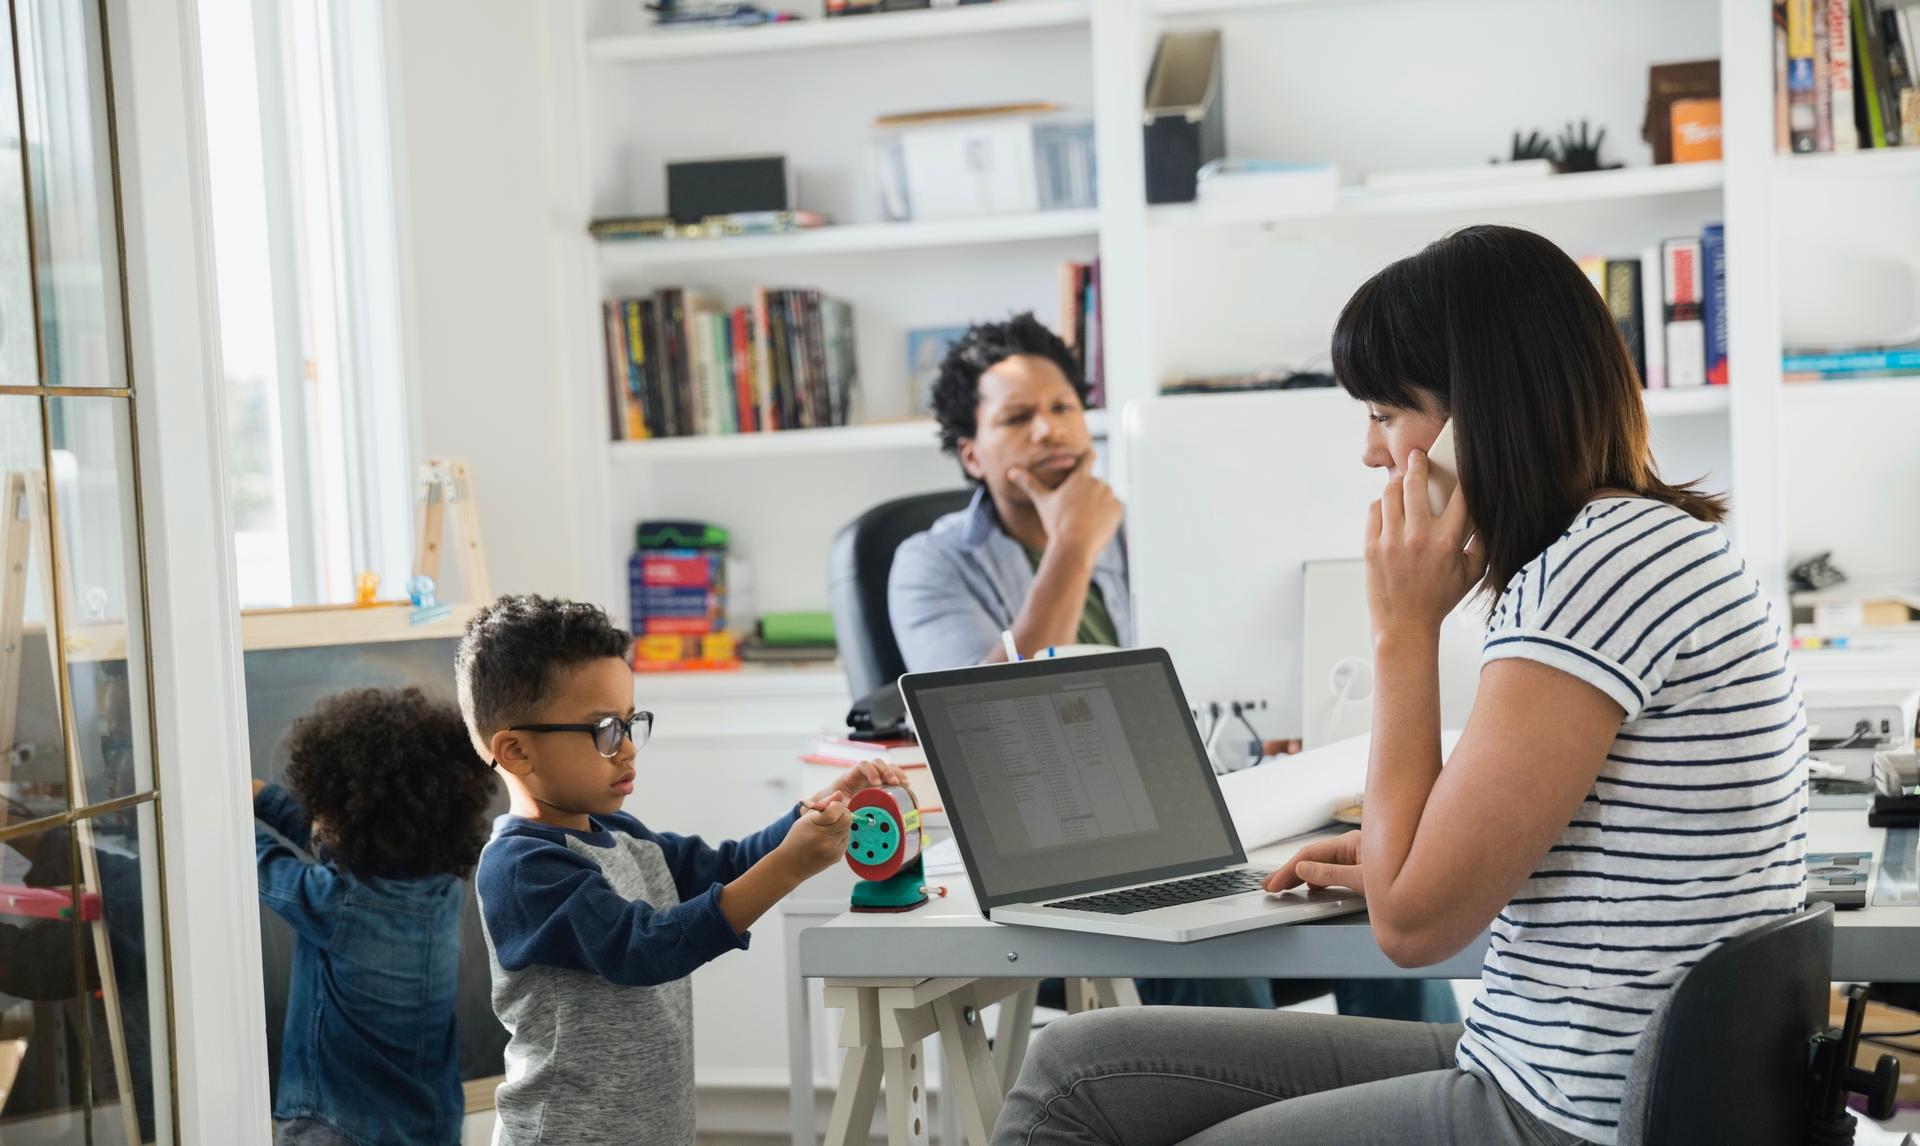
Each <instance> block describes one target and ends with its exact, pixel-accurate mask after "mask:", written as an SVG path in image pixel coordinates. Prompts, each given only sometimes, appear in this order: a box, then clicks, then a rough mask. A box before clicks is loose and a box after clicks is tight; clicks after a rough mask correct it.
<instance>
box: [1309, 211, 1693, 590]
mask: <svg viewBox="0 0 1920 1146" xmlns="http://www.w3.org/2000/svg"><path fill="white" fill-rule="evenodd" d="M1656 289H1657V288H1656ZM1333 372H1334V374H1335V375H1336V376H1337V377H1338V378H1339V379H1340V384H1341V385H1342V386H1344V387H1345V388H1346V390H1347V392H1348V393H1349V394H1352V395H1353V396H1354V397H1355V398H1359V399H1361V400H1362V401H1367V402H1377V403H1382V404H1384V405H1389V406H1396V407H1399V408H1401V409H1406V410H1429V411H1436V412H1439V413H1443V414H1445V415H1446V416H1447V417H1448V418H1450V419H1452V422H1453V440H1454V456H1455V460H1456V462H1457V463H1458V467H1459V473H1460V486H1461V488H1462V490H1464V491H1465V494H1466V498H1467V505H1468V506H1469V507H1470V508H1471V509H1472V510H1473V520H1474V528H1475V531H1476V532H1477V533H1478V535H1479V536H1480V539H1481V543H1482V544H1483V545H1484V546H1485V547H1486V554H1487V576H1486V579H1485V580H1484V581H1483V582H1482V583H1481V589H1482V591H1483V592H1486V593H1489V594H1493V595H1497V594H1498V593H1499V592H1500V591H1501V590H1502V589H1504V588H1505V587H1506V584H1507V582H1508V581H1509V580H1511V579H1512V578H1513V576H1514V575H1515V574H1517V573H1518V572H1519V571H1520V570H1521V569H1522V568H1523V567H1525V565H1526V564H1527V562H1529V561H1531V560H1533V558H1534V557H1536V556H1538V555H1539V554H1540V552H1541V551H1542V550H1544V549H1546V547H1547V546H1548V545H1550V544H1552V543H1553V542H1554V541H1555V540H1556V539H1558V538H1559V537H1560V535H1561V534H1562V533H1563V532H1564V531H1565V530H1566V528H1567V526H1568V525H1569V524H1571V523H1572V521H1573V518H1574V515H1575V514H1576V513H1578V512H1579V511H1580V507H1581V506H1583V505H1585V504H1586V503H1587V502H1588V501H1589V500H1590V499H1592V497H1593V496H1594V494H1596V493H1598V492H1599V491H1601V490H1608V489H1613V490H1621V491H1624V492H1627V493H1631V494H1636V495H1638V496H1640V497H1646V498H1652V499H1653V500H1655V501H1661V502H1665V503H1667V504H1668V505H1672V506H1675V507H1677V508H1679V509H1682V510H1685V511H1686V512H1687V513H1688V514H1691V515H1692V516H1694V517H1696V518H1699V519H1700V520H1702V521H1711V522H1718V521H1721V520H1723V519H1724V518H1725V517H1726V500H1725V499H1724V498H1722V497H1719V496H1715V495H1711V494H1706V493H1703V492H1701V491H1700V490H1699V489H1698V488H1697V487H1698V483H1697V482H1694V483H1689V484H1685V485H1669V484H1667V483H1666V482H1663V481H1661V480H1660V477H1659V474H1658V473H1657V472H1656V471H1655V469H1654V464H1653V455H1652V453H1651V451H1650V450H1649V448H1648V445H1647V413H1646V406H1645V403H1644V400H1643V399H1642V397H1641V392H1640V379H1639V376H1638V375H1637V374H1636V373H1635V370H1634V366H1633V359H1632V358H1631V357H1630V356H1629V355H1628V353H1627V347H1626V343H1625V342H1624V341H1622V340H1621V337H1620V331H1619V329H1618V328H1617V327H1616V326H1615V325H1614V322H1613V316H1612V314H1610V313H1609V312H1608V310H1607V306H1606V303H1605V302H1604V301H1603V300H1602V299H1601V297H1600V294H1599V292H1598V291H1596V290H1594V288H1593V283H1592V282H1591V281H1590V280H1589V279H1588V278H1587V277H1586V275H1585V274H1583V273H1582V272H1581V270H1580V268H1579V267H1578V266H1577V265H1576V264H1575V263H1574V261H1573V260H1572V259H1570V258H1568V257H1567V255H1566V254H1565V253H1564V252H1563V251H1561V250H1560V248H1558V247H1556V246H1554V245H1553V244H1552V243H1550V242H1548V241H1547V240H1546V239H1543V238H1541V237H1540V236H1539V235H1536V234H1533V233H1532V232H1530V231H1523V230H1519V229H1517V228H1514V227H1493V226H1481V227H1468V228H1466V229H1464V230H1460V231H1456V232H1454V233H1453V234H1451V235H1448V236H1447V237H1446V238H1444V239H1441V240H1439V241H1438V242H1435V243H1432V244H1430V245H1429V246H1428V247H1427V248H1426V249H1425V250H1423V251H1421V252H1420V253H1419V254H1417V255H1412V256H1410V257H1408V258H1404V259H1401V260H1400V261H1399V262H1396V263H1393V264H1392V265H1390V266H1388V267H1387V268H1386V269H1385V270H1383V271H1381V272H1380V273H1379V274H1376V275H1374V276H1373V277H1372V278H1371V279H1368V280H1367V281H1366V283H1365V284H1364V285H1362V286H1361V287H1360V289H1359V290H1357V291H1355V292H1354V295H1353V297H1352V298H1351V299H1349V300H1347V305H1346V308H1345V309H1344V310H1342V311H1341V312H1340V321H1339V323H1338V325H1336V326H1335V327H1334V332H1333Z"/></svg>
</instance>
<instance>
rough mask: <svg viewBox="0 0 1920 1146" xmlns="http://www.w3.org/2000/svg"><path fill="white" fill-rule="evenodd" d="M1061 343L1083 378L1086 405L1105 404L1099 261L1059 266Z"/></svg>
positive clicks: (1093, 407) (1096, 405)
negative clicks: (1069, 350)
mask: <svg viewBox="0 0 1920 1146" xmlns="http://www.w3.org/2000/svg"><path fill="white" fill-rule="evenodd" d="M1059 334H1060V338H1061V340H1062V341H1064V342H1065V343H1066V344H1067V346H1068V347H1070V348H1071V349H1072V350H1073V353H1074V357H1075V359H1077V360H1078V361H1079V363H1080V376H1081V377H1082V378H1084V379H1086V382H1087V388H1088V390H1089V394H1088V396H1087V406H1088V408H1089V409H1097V408H1098V407H1100V406H1102V405H1104V404H1105V395H1106V386H1105V383H1104V381H1103V379H1102V378H1101V343H1100V340H1101V330H1100V261H1099V260H1098V259H1095V260H1094V261H1093V262H1090V263H1073V262H1068V263H1061V264H1060V326H1059Z"/></svg>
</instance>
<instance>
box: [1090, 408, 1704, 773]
mask: <svg viewBox="0 0 1920 1146" xmlns="http://www.w3.org/2000/svg"><path fill="white" fill-rule="evenodd" d="M1365 417H1366V415H1365V408H1364V407H1363V406H1362V405H1361V404H1360V403H1358V402H1356V401H1354V400H1353V399H1352V398H1350V397H1348V396H1347V394H1346V392H1345V391H1343V390H1286V391H1277V392H1268V393H1260V394H1245V395H1195V396H1185V397H1171V398H1152V399H1148V400H1146V401H1142V402H1134V403H1130V404H1129V405H1128V406H1127V408H1126V411H1125V413H1124V415H1123V417H1122V419H1121V426H1122V430H1121V439H1120V449H1121V450H1123V451H1124V452H1125V472H1126V474H1127V477H1128V482H1127V488H1126V490H1125V491H1124V492H1125V497H1126V501H1127V558H1128V566H1129V575H1130V578H1131V582H1132V590H1133V607H1134V617H1135V623H1136V628H1137V634H1136V639H1137V641H1138V643H1140V644H1142V645H1158V646H1161V647H1163V648H1165V649H1167V650H1168V651H1169V652H1170V653H1171V654H1172V656H1173V663H1174V664H1175V665H1177V666H1178V667H1179V670H1180V679H1181V681H1182V683H1183V684H1184V685H1185V686H1186V690H1187V696H1188V698H1189V699H1190V700H1191V701H1193V703H1194V704H1195V705H1196V706H1198V707H1200V708H1201V709H1203V710H1204V709H1205V707H1206V706H1207V704H1208V702H1211V701H1220V702H1222V703H1225V702H1227V701H1232V700H1253V701H1264V702H1266V705H1267V707H1266V708H1265V709H1264V710H1259V711H1256V712H1254V713H1253V714H1252V721H1253V723H1254V726H1255V728H1256V729H1257V730H1258V732H1259V733H1260V734H1261V735H1262V736H1263V737H1268V738H1283V737H1284V738H1290V737H1296V736H1297V737H1300V738H1302V739H1303V740H1305V741H1307V742H1308V744H1309V746H1312V745H1314V744H1319V743H1325V742H1327V741H1330V740H1337V739H1341V738H1342V737H1345V736H1350V735H1354V734H1357V733H1361V732H1365V731H1366V730H1367V727H1368V724H1369V720H1370V714H1371V704H1370V703H1368V698H1369V697H1370V696H1371V660H1372V656H1371V654H1372V643H1371V640H1370V632H1371V626H1370V623H1369V620H1368V616H1367V609H1366V588H1365V571H1364V566H1363V563H1362V560H1361V558H1362V546H1363V544H1364V532H1365V527H1366V514H1367V505H1368V503H1369V502H1371V501H1373V500H1374V499H1376V498H1378V497H1379V496H1380V490H1381V487H1382V485H1383V484H1384V482H1385V478H1384V476H1383V475H1382V473H1381V472H1380V471H1379V470H1372V469H1368V468H1367V467H1365V466H1363V465H1362V464H1361V463H1360V454H1361V450H1362V446H1363V438H1364V435H1365V431H1366V422H1365ZM1654 448H1655V455H1656V457H1657V458H1659V459H1660V460H1661V462H1662V463H1663V465H1662V472H1663V473H1664V474H1666V476H1667V477H1668V478H1669V479H1670V480H1689V479H1692V478H1695V477H1699V476H1701V475H1702V473H1703V472H1708V485H1709V487H1712V486H1714V485H1715V484H1716V483H1715V482H1714V481H1713V479H1712V476H1711V472H1709V471H1718V472H1724V469H1723V468H1722V467H1724V465H1725V464H1726V463H1725V461H1724V460H1723V459H1724V451H1725V449H1726V438H1725V421H1724V418H1722V419H1717V420H1716V419H1714V418H1711V417H1701V418H1693V417H1681V418H1668V419H1662V420H1661V421H1659V422H1656V423H1655V425H1654ZM1309 607H1310V609H1309ZM1483 628H1484V617H1483V613H1482V607H1481V606H1480V605H1479V604H1478V603H1477V602H1476V601H1474V600H1473V599H1469V600H1468V601H1467V602H1465V603H1464V605H1463V608H1461V609H1459V610H1456V611H1455V613H1454V615H1453V617H1451V618H1450V619H1449V621H1448V623H1447V625H1446V626H1445V628H1444V630H1443V635H1442V673H1441V675H1442V692H1441V723H1442V725H1443V726H1444V727H1448V728H1459V727H1462V726H1464V724H1465V722H1466V718H1467V713H1468V712H1469V711H1470V710H1471V708H1472V705H1473V695H1474V685H1475V683H1476V682H1477V678H1478V668H1479V649H1480V638H1481V632H1482V630H1483ZM1356 665H1358V666H1362V667H1364V668H1365V670H1366V671H1364V672H1362V671H1359V669H1357V668H1356ZM1343 689H1344V690H1345V697H1344V699H1343V697H1342V690H1343Z"/></svg>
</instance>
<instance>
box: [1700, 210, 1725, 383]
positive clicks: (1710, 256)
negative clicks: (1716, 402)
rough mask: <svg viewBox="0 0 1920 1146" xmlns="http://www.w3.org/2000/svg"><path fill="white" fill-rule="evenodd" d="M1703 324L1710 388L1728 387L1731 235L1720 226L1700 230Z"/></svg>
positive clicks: (1717, 224) (1710, 224) (1709, 226)
mask: <svg viewBox="0 0 1920 1146" xmlns="http://www.w3.org/2000/svg"><path fill="white" fill-rule="evenodd" d="M1700 274H1701V280H1702V281H1701V292H1700V323H1701V332H1702V334H1703V336H1704V340H1705V351H1706V357H1707V385H1709V386H1725V385H1726V384H1727V232H1726V228H1725V227H1724V226H1723V225H1722V224H1719V223H1709V224H1707V225H1706V226H1705V227H1704V228H1702V229H1701V231H1700Z"/></svg>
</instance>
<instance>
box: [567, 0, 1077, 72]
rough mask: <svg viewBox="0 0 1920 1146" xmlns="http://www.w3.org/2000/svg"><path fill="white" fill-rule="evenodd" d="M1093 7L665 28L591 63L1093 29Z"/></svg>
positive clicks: (1051, 0)
mask: <svg viewBox="0 0 1920 1146" xmlns="http://www.w3.org/2000/svg"><path fill="white" fill-rule="evenodd" d="M1092 6H1093V0H1021V2H1018V3H1000V4H977V5H967V6H964V7H959V8H953V9H930V10H927V11H922V12H893V13H887V14H885V15H879V14H875V15H871V16H848V17H843V18H840V19H834V20H820V19H816V20H799V21H794V22H790V23H784V24H766V25H759V26H755V27H749V28H719V29H706V28H663V29H659V30H649V31H646V32H636V33H630V34H624V35H610V36H601V37H596V38H594V39H593V40H592V41H591V42H590V43H589V45H588V49H587V57H588V59H590V60H592V61H593V62H594V63H600V64H642V63H652V62H655V61H660V60H691V59H703V58H708V57H713V56H738V55H749V54H759V53H765V52H811V51H822V50H828V49H834V48H846V47H854V46H860V45H867V44H897V43H899V42H901V41H904V40H929V39H948V38H952V37H955V36H988V35H998V34H1003V33H1009V32H1024V31H1029V30H1032V29H1035V28H1055V27H1062V26H1070V25H1074V24H1085V23H1086V22H1087V20H1088V18H1089V16H1090V14H1091V12H1092Z"/></svg>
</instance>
